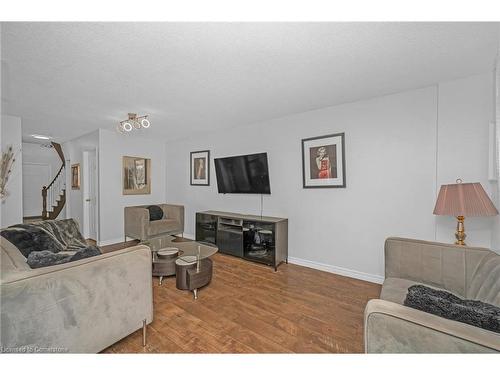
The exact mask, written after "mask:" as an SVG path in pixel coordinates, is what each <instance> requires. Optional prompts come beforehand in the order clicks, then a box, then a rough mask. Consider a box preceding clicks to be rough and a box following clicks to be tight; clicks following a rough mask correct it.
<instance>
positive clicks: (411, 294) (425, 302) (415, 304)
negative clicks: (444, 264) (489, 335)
mask: <svg viewBox="0 0 500 375" xmlns="http://www.w3.org/2000/svg"><path fill="white" fill-rule="evenodd" d="M404 305H405V306H408V307H412V308H414V309H417V310H421V311H424V312H427V313H430V314H434V315H437V316H440V317H442V318H445V319H451V320H455V321H458V322H462V323H466V324H470V325H473V326H476V327H479V328H483V329H487V330H489V331H493V332H497V333H500V307H496V306H493V305H491V304H489V303H485V302H481V301H474V300H464V299H461V298H459V297H457V296H455V295H454V294H451V293H449V292H447V291H445V290H436V289H432V288H429V287H427V286H424V285H413V286H411V287H410V288H409V289H408V294H407V296H406V299H405V301H404Z"/></svg>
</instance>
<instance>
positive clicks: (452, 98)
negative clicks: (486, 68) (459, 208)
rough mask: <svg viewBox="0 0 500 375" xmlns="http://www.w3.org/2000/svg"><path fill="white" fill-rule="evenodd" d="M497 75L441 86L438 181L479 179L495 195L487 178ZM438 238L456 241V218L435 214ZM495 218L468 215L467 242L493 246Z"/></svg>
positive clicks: (449, 182)
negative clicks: (492, 236)
mask: <svg viewBox="0 0 500 375" xmlns="http://www.w3.org/2000/svg"><path fill="white" fill-rule="evenodd" d="M493 94H494V75H493V73H492V74H490V75H481V76H473V77H469V78H465V79H461V80H457V81H452V82H445V83H442V84H440V85H439V113H438V116H439V128H438V165H437V184H438V186H440V185H441V184H452V183H455V181H456V179H457V178H461V179H463V181H464V182H480V183H481V185H482V186H483V187H484V190H485V191H486V192H487V193H488V194H489V196H490V197H492V194H493V191H494V189H493V186H492V184H491V183H490V181H489V180H488V157H489V155H488V146H489V124H490V122H491V121H493V119H494V106H493V104H494V101H493V97H494V96H493ZM436 222H437V240H438V241H442V242H453V241H455V235H454V233H455V227H456V220H455V219H454V218H452V217H443V216H440V217H436ZM493 222H494V220H493V219H492V218H466V219H465V232H466V234H467V239H466V243H467V244H470V245H475V246H485V247H491V233H492V225H493Z"/></svg>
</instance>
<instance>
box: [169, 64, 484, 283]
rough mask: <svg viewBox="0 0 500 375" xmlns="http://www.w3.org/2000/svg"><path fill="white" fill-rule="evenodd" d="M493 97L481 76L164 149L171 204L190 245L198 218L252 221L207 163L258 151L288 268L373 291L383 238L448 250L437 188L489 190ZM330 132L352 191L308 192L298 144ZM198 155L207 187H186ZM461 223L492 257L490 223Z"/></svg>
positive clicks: (242, 199)
mask: <svg viewBox="0 0 500 375" xmlns="http://www.w3.org/2000/svg"><path fill="white" fill-rule="evenodd" d="M491 95H492V76H491V75H489V74H488V75H482V76H476V77H470V78H467V79H463V80H457V81H454V82H447V83H443V84H440V85H438V86H434V87H428V88H424V89H420V90H414V91H408V92H404V93H399V94H395V95H390V96H385V97H380V98H375V99H371V100H365V101H360V102H356V103H349V104H345V105H340V106H335V107H328V108H324V109H320V110H316V111H310V112H305V113H300V114H296V115H293V116H289V117H285V118H280V119H275V120H272V121H266V122H261V123H258V124H254V125H252V126H247V127H240V128H236V129H231V130H225V131H221V132H217V133H212V134H203V135H200V136H199V137H196V138H192V139H189V140H184V141H180V142H171V143H168V144H167V201H168V202H175V203H182V204H184V205H185V207H186V233H188V234H190V235H193V234H194V217H195V212H197V211H201V210H206V209H217V210H225V211H235V212H242V213H253V214H256V213H259V210H260V196H257V195H255V196H254V195H220V194H218V193H217V187H216V180H215V170H214V165H213V158H217V157H223V156H230V155H238V154H245V153H254V152H263V151H265V152H267V153H268V157H269V169H270V179H271V191H272V195H270V196H264V214H265V215H271V216H283V217H288V218H289V256H290V257H291V260H292V261H294V262H296V263H300V264H305V265H309V266H313V267H317V268H322V269H326V270H330V271H333V272H338V273H344V274H347V275H351V276H354V277H359V278H362V279H366V280H372V281H380V280H382V277H383V274H384V271H383V267H384V261H383V243H384V239H385V238H386V237H388V236H393V235H395V236H405V237H413V238H419V239H427V240H434V239H436V238H439V239H445V240H446V241H447V242H451V240H452V238H451V237H453V233H454V227H453V228H450V227H449V225H450V223H452V222H453V220H452V219H450V220H447V219H445V220H440V219H436V218H435V217H434V216H433V215H432V210H433V208H434V203H435V198H436V194H437V193H436V192H437V190H436V189H437V188H438V187H439V186H438V185H439V184H441V183H442V182H453V181H455V179H456V178H457V177H462V178H463V179H464V180H465V181H467V180H468V179H473V180H474V181H481V182H485V181H486V179H487V163H486V162H485V160H486V159H485V158H486V156H487V148H486V149H484V150H483V149H482V147H483V146H484V144H486V142H487V137H486V138H485V136H486V134H487V129H488V123H489V121H490V120H491V114H492V105H491V103H492V100H491ZM438 98H439V104H438ZM438 106H439V108H438ZM438 113H439V115H438ZM454 127H455V128H454ZM337 132H345V133H346V172H347V188H346V189H303V188H302V167H301V139H302V138H307V137H311V136H318V135H323V134H331V133H337ZM438 137H439V138H438ZM205 149H210V151H211V156H212V162H211V176H212V181H211V186H209V187H200V186H190V185H189V152H190V151H196V150H205ZM462 150H465V151H464V154H463V155H461V154H460V153H461V152H462ZM478 154H479V155H478ZM452 155H456V156H457V157H456V158H454V157H452ZM483 162H485V163H486V164H483ZM457 174H458V175H457ZM484 185H487V184H486V183H485V184H484ZM485 188H486V189H488V188H489V187H488V186H485ZM467 224H468V227H467V229H468V232H469V240H470V241H469V242H470V244H473V245H477V244H481V245H486V246H489V244H490V241H491V237H490V236H491V222H490V221H487V220H474V219H471V220H470V222H469V220H468V223H467ZM447 231H449V232H447ZM437 236H438V237H437Z"/></svg>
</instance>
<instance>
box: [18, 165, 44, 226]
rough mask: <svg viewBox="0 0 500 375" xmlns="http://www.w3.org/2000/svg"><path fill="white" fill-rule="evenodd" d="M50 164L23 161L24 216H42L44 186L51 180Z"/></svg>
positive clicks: (31, 217)
mask: <svg viewBox="0 0 500 375" xmlns="http://www.w3.org/2000/svg"><path fill="white" fill-rule="evenodd" d="M50 169H51V168H50V165H49V164H43V163H23V218H24V219H25V220H30V219H40V218H41V217H42V187H44V186H47V185H48V184H49V182H50V176H51V170H50Z"/></svg>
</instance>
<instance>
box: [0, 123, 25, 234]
mask: <svg viewBox="0 0 500 375" xmlns="http://www.w3.org/2000/svg"><path fill="white" fill-rule="evenodd" d="M0 138H1V140H0V144H1V150H2V152H4V151H6V150H7V147H9V146H12V147H13V148H14V155H15V159H16V161H15V163H14V166H13V168H12V172H11V175H10V178H9V183H8V184H7V191H8V193H9V195H8V196H7V198H6V200H5V201H3V202H2V203H1V204H0V210H1V211H2V213H1V215H0V219H1V221H0V228H4V227H7V226H9V225H13V224H19V223H22V222H23V173H22V164H23V155H22V149H21V148H22V146H21V143H22V131H21V119H20V118H19V117H14V116H7V115H2V116H1V121H0Z"/></svg>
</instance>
